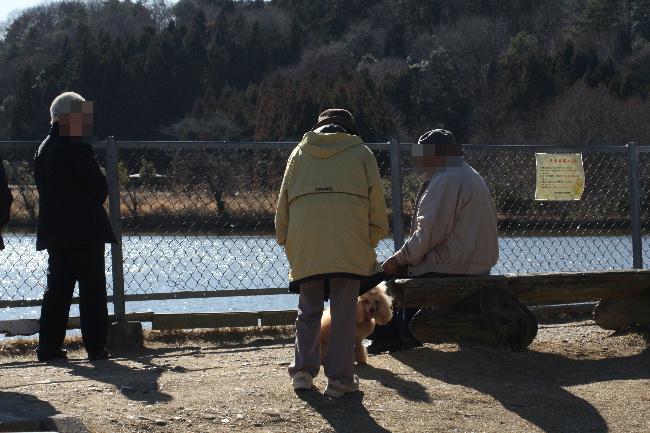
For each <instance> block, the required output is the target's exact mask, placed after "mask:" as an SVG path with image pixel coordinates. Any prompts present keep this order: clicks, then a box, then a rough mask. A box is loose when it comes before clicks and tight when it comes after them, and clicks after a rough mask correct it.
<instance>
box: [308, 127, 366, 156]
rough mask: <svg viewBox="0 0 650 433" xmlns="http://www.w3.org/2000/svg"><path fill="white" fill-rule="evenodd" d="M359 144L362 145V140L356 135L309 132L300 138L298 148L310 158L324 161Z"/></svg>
mask: <svg viewBox="0 0 650 433" xmlns="http://www.w3.org/2000/svg"><path fill="white" fill-rule="evenodd" d="M359 144H363V140H362V139H361V137H359V136H357V135H350V134H344V133H342V132H335V133H332V134H328V133H322V132H312V131H310V132H308V133H306V134H305V135H304V136H303V137H302V141H301V142H300V143H299V144H298V146H299V147H300V148H301V149H302V150H304V151H305V152H307V153H308V154H310V155H311V156H314V157H316V158H321V159H325V158H329V157H331V156H334V155H336V154H337V153H340V152H342V151H344V150H345V149H349V148H350V147H352V146H357V145H359Z"/></svg>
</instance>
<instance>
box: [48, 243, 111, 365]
mask: <svg viewBox="0 0 650 433" xmlns="http://www.w3.org/2000/svg"><path fill="white" fill-rule="evenodd" d="M47 252H48V254H49V259H48V273H47V289H46V290H45V294H44V295H43V305H42V307H41V320H40V331H39V350H47V349H58V348H61V346H62V345H63V340H64V339H65V331H66V326H67V323H68V317H69V315H70V304H71V303H72V295H73V293H74V287H75V283H76V282H77V281H78V282H79V313H80V314H79V315H80V319H81V337H82V339H83V343H84V346H85V347H86V351H87V352H88V353H97V352H100V351H101V350H103V349H104V348H105V347H106V338H107V335H108V307H107V306H106V273H105V270H104V244H91V245H79V246H74V247H67V248H50V249H48V250H47Z"/></svg>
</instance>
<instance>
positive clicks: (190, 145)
mask: <svg viewBox="0 0 650 433" xmlns="http://www.w3.org/2000/svg"><path fill="white" fill-rule="evenodd" d="M39 144H41V141H35V140H34V141H27V140H26V141H0V149H20V148H24V147H34V146H38V145H39ZM116 144H117V147H119V148H125V149H147V148H154V149H164V148H173V149H209V148H213V149H223V150H235V149H250V150H258V149H259V150H262V149H265V150H273V149H279V150H292V149H293V148H295V147H296V146H297V145H298V142H296V141H287V142H262V141H260V142H252V141H250V142H242V141H119V140H116ZM365 144H366V145H367V146H368V147H369V148H371V149H374V150H389V149H390V143H389V142H387V143H365ZM93 146H94V147H96V148H104V147H106V141H97V142H95V143H93ZM412 146H413V143H399V147H400V150H402V151H405V150H406V151H408V150H411V148H412ZM462 146H463V148H464V149H466V150H482V151H487V152H546V153H567V152H627V151H628V146H627V145H622V146H541V145H524V144H521V145H520V144H469V143H463V144H462ZM637 150H638V151H639V152H650V146H637Z"/></svg>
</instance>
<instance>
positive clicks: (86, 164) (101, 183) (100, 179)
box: [70, 143, 108, 203]
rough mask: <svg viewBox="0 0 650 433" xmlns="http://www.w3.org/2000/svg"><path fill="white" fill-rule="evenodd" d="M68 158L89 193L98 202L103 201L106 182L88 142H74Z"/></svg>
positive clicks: (106, 190) (106, 194)
mask: <svg viewBox="0 0 650 433" xmlns="http://www.w3.org/2000/svg"><path fill="white" fill-rule="evenodd" d="M70 159H71V164H72V168H73V170H74V171H75V173H77V175H78V176H79V177H80V178H81V180H82V183H83V184H84V186H85V187H86V189H87V190H88V192H89V193H90V195H91V196H92V197H94V198H95V199H96V200H97V201H98V202H100V203H104V202H105V201H106V198H107V197H108V182H107V181H106V176H105V175H104V173H102V170H101V168H100V167H99V164H97V161H95V155H94V152H93V148H92V146H91V145H90V144H88V143H82V144H75V145H74V148H73V151H72V152H71V153H70Z"/></svg>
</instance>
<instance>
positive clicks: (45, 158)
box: [34, 122, 117, 251]
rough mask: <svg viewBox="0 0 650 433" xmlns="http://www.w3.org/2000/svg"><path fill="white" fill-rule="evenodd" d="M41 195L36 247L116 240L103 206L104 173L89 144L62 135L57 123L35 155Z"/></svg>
mask: <svg viewBox="0 0 650 433" xmlns="http://www.w3.org/2000/svg"><path fill="white" fill-rule="evenodd" d="M34 179H35V180H36V187H37V189H38V196H39V213H38V225H37V230H36V249H37V250H38V251H40V250H44V249H47V248H64V247H70V246H76V245H87V244H94V243H117V239H116V238H115V234H114V232H113V228H112V226H111V223H110V221H109V219H108V215H107V214H106V210H105V209H104V201H106V197H108V183H107V182H106V176H104V173H102V171H101V169H100V168H99V164H97V162H96V161H95V158H94V152H93V148H92V146H91V145H90V144H88V143H72V142H70V138H69V137H61V136H60V135H59V124H58V122H56V123H55V124H54V126H52V129H51V130H50V135H49V136H48V137H47V138H46V139H45V141H43V143H42V144H41V145H40V147H39V148H38V151H37V152H36V157H35V159H34Z"/></svg>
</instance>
